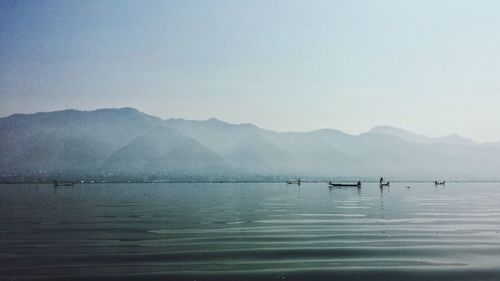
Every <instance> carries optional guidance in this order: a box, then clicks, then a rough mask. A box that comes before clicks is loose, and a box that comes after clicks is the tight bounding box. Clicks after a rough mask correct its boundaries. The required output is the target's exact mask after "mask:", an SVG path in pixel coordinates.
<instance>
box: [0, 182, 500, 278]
mask: <svg viewBox="0 0 500 281" xmlns="http://www.w3.org/2000/svg"><path fill="white" fill-rule="evenodd" d="M406 186H407V184H397V183H394V184H393V185H392V184H391V187H388V188H387V187H384V188H382V189H380V188H379V187H378V185H377V184H364V185H363V187H362V188H361V189H358V188H328V186H327V185H326V184H319V183H317V184H307V183H305V184H302V185H301V186H290V185H285V184H236V183H235V184H227V183H226V184H104V185H98V184H92V185H75V186H74V187H61V188H57V189H54V188H53V187H52V186H51V185H38V186H36V185H0V238H1V239H0V249H1V250H0V263H1V264H2V266H1V267H0V280H89V279H90V280H124V279H126V280H193V279H196V280H241V279H245V280H263V279H265V280H277V279H278V280H304V279H328V278H329V279H332V278H338V279H340V280H402V279H404V280H500V271H499V270H498V264H500V233H499V232H500V184H499V183H447V186H446V188H444V187H436V186H434V185H433V184H430V183H418V184H417V183H413V184H411V188H406Z"/></svg>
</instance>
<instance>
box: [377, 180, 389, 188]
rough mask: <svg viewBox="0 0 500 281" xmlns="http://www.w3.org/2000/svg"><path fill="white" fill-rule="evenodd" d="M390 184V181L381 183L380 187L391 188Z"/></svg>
mask: <svg viewBox="0 0 500 281" xmlns="http://www.w3.org/2000/svg"><path fill="white" fill-rule="evenodd" d="M390 184H391V182H389V181H388V182H381V183H380V184H379V186H380V187H384V186H389V185H390Z"/></svg>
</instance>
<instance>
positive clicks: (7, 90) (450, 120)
mask: <svg viewBox="0 0 500 281" xmlns="http://www.w3.org/2000/svg"><path fill="white" fill-rule="evenodd" d="M122 106H132V107H136V108H138V109H139V110H142V111H144V112H146V113H150V114H153V115H157V116H160V117H163V118H168V117H181V118H187V119H207V118H210V117H217V118H219V119H223V120H225V121H228V122H235V123H241V122H250V123H254V124H256V125H258V126H260V127H263V128H268V129H274V130H279V131H288V130H293V131H295V130H312V129H317V128H325V127H329V128H336V129H340V130H344V131H346V132H348V133H359V132H362V131H366V130H368V129H370V128H371V127H373V126H375V125H381V124H390V125H393V126H397V127H402V128H405V129H408V130H411V131H415V132H418V133H423V134H427V135H430V136H440V135H445V134H448V133H452V132H455V133H459V134H461V135H465V136H468V137H471V138H473V139H475V140H477V141H489V140H498V139H500V1H472V0H471V1H451V0H450V1H420V0H418V1H395V0H394V1H270V0H266V1H255V0H252V1H194V2H191V1H185V0H183V1H32V2H22V1H6V0H2V1H0V116H7V115H10V114H12V113H16V112H36V111H52V110H59V109H66V108H76V109H95V108H101V107H122Z"/></svg>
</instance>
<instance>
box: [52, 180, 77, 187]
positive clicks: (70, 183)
mask: <svg viewBox="0 0 500 281" xmlns="http://www.w3.org/2000/svg"><path fill="white" fill-rule="evenodd" d="M73 185H74V183H72V182H67V183H58V182H57V181H54V187H58V186H73Z"/></svg>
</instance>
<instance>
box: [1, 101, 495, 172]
mask: <svg viewBox="0 0 500 281" xmlns="http://www.w3.org/2000/svg"><path fill="white" fill-rule="evenodd" d="M499 168H500V145H499V143H489V144H479V143H475V142H474V141H472V140H470V139H467V138H464V137H461V136H458V135H449V136H445V137H441V138H428V137H425V136H423V135H418V134H414V133H411V132H408V131H405V130H402V129H398V128H394V127H390V126H379V127H375V128H373V129H372V130H370V131H369V132H366V133H362V134H360V135H350V134H346V133H343V132H341V131H338V130H333V129H322V130H316V131H311V132H274V131H270V130H265V129H261V128H259V127H257V126H255V125H252V124H229V123H226V122H223V121H221V120H218V119H215V118H211V119H208V120H205V121H192V120H184V119H167V120H163V119H160V118H158V117H154V116H151V115H148V114H145V113H142V112H140V111H138V110H136V109H134V108H119V109H99V110H94V111H77V110H63V111H56V112H45V113H34V114H15V115H11V116H9V117H5V118H0V177H1V180H3V181H33V180H50V179H54V178H58V179H67V180H89V179H99V180H151V179H160V180H196V179H210V180H228V179H235V180H238V179H281V178H293V177H302V178H309V179H358V178H359V179H376V178H378V177H380V176H384V177H385V178H388V179H393V180H435V179H439V180H441V179H446V180H500V173H499Z"/></svg>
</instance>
